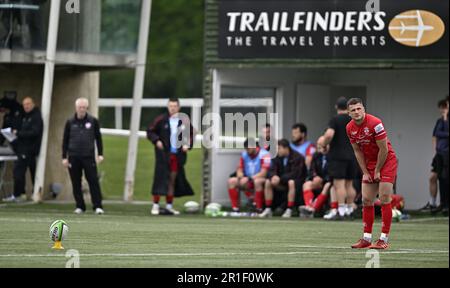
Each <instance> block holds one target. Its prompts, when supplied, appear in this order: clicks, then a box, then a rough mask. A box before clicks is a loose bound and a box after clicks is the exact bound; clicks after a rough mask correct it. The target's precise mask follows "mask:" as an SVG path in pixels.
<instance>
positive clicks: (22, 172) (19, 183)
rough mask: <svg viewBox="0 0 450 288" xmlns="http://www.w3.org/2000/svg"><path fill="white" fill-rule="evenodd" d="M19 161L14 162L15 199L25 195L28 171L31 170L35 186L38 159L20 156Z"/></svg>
mask: <svg viewBox="0 0 450 288" xmlns="http://www.w3.org/2000/svg"><path fill="white" fill-rule="evenodd" d="M17 157H18V160H17V161H16V162H14V172H13V175H14V197H20V195H22V194H25V184H26V175H27V170H28V169H30V174H31V181H32V182H33V185H34V176H35V175H36V157H35V156H26V155H18V156H17Z"/></svg>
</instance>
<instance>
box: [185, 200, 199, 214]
mask: <svg viewBox="0 0 450 288" xmlns="http://www.w3.org/2000/svg"><path fill="white" fill-rule="evenodd" d="M184 211H185V212H186V213H197V212H198V211H200V204H198V203H197V202H195V201H188V202H186V203H184Z"/></svg>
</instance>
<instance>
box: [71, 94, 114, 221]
mask: <svg viewBox="0 0 450 288" xmlns="http://www.w3.org/2000/svg"><path fill="white" fill-rule="evenodd" d="M88 108H89V101H88V99H86V98H79V99H77V101H76V102H75V110H76V113H75V115H74V116H72V117H71V118H69V119H68V120H67V121H66V125H65V127H64V136H63V145H62V152H63V153H62V158H63V160H62V164H63V165H64V167H65V168H67V169H68V170H69V174H70V180H71V181H72V189H73V196H74V198H75V202H76V209H75V211H74V213H75V214H83V213H84V212H85V211H86V204H85V202H84V199H83V192H82V189H81V180H82V177H83V171H84V176H85V177H86V180H87V182H88V184H89V192H90V193H91V200H92V205H93V210H94V211H95V214H97V215H102V214H104V213H105V211H104V210H103V205H102V191H101V187H100V181H99V178H98V171H97V164H100V163H101V162H103V161H104V157H103V140H102V135H101V132H100V123H99V121H98V119H97V118H95V117H93V116H91V115H90V114H88ZM95 148H97V152H98V155H97V156H96V155H95Z"/></svg>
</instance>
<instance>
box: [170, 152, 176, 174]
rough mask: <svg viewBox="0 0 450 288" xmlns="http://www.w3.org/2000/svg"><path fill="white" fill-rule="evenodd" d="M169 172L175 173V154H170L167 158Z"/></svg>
mask: <svg viewBox="0 0 450 288" xmlns="http://www.w3.org/2000/svg"><path fill="white" fill-rule="evenodd" d="M169 166H170V172H173V173H177V172H178V158H177V155H176V154H170V160H169Z"/></svg>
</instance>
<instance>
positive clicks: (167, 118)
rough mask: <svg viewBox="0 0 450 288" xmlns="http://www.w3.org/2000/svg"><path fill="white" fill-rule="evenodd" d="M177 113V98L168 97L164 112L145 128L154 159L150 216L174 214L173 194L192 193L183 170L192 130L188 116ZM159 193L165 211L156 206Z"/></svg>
mask: <svg viewBox="0 0 450 288" xmlns="http://www.w3.org/2000/svg"><path fill="white" fill-rule="evenodd" d="M179 112H180V102H179V100H178V99H177V98H172V99H170V100H169V103H168V106H167V112H166V113H164V114H162V115H160V116H158V117H157V118H156V119H155V120H154V121H153V123H152V124H151V125H150V126H149V128H148V129H147V138H148V139H149V140H150V141H151V142H152V143H153V144H154V145H155V160H156V165H155V177H154V181H153V188H152V195H153V207H152V210H151V214H152V215H159V214H160V213H161V211H162V212H167V213H168V214H171V215H178V214H179V212H178V211H176V210H175V209H173V199H174V197H181V196H190V195H194V192H193V190H192V188H191V185H190V184H189V182H188V181H187V179H186V176H185V172H184V165H185V164H186V161H187V152H188V150H189V149H191V148H192V147H193V141H194V129H193V127H192V125H191V123H190V121H189V118H188V117H187V116H186V115H184V114H181V113H179ZM161 196H166V209H165V210H160V207H159V200H160V197H161Z"/></svg>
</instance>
